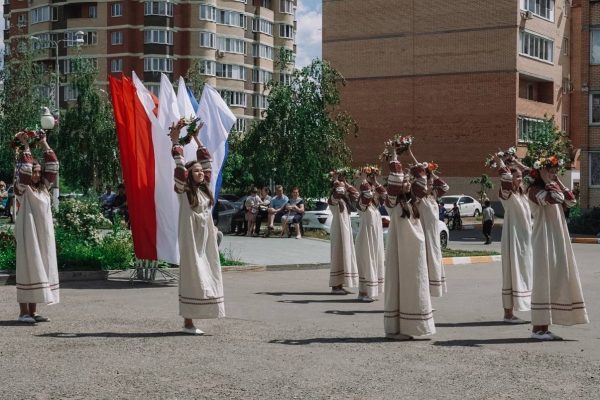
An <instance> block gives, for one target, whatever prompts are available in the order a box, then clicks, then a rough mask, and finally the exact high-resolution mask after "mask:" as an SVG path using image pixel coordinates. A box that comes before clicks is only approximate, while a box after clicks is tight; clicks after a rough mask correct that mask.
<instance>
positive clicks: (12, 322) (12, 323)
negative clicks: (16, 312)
mask: <svg viewBox="0 0 600 400" xmlns="http://www.w3.org/2000/svg"><path fill="white" fill-rule="evenodd" d="M37 325H38V324H28V323H25V322H19V321H17V320H16V319H14V320H12V319H10V320H5V321H0V326H23V327H26V326H37Z"/></svg>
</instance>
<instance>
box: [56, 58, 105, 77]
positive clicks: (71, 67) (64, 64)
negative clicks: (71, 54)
mask: <svg viewBox="0 0 600 400" xmlns="http://www.w3.org/2000/svg"><path fill="white" fill-rule="evenodd" d="M82 62H84V63H86V64H88V65H91V66H92V68H94V69H97V68H98V59H97V58H84V59H82ZM60 65H61V66H60V72H61V73H63V74H65V75H68V74H72V73H73V72H76V71H77V68H76V64H75V63H74V60H62V61H61V63H60Z"/></svg>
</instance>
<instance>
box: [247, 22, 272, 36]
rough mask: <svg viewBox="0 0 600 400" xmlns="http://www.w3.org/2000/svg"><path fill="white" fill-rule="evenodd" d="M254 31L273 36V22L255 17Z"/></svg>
mask: <svg viewBox="0 0 600 400" xmlns="http://www.w3.org/2000/svg"><path fill="white" fill-rule="evenodd" d="M252 32H260V33H264V34H266V35H270V36H273V23H272V22H269V21H267V20H266V19H262V18H254V19H253V20H252Z"/></svg>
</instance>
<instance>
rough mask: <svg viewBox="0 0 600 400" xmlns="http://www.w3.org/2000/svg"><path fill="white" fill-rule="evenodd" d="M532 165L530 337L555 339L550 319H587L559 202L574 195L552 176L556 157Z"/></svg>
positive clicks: (570, 321) (570, 322) (567, 321)
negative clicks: (549, 328)
mask: <svg viewBox="0 0 600 400" xmlns="http://www.w3.org/2000/svg"><path fill="white" fill-rule="evenodd" d="M549 160H550V165H548V162H547V161H545V162H544V165H542V166H541V167H540V168H539V169H534V170H532V171H531V174H532V175H534V178H535V182H534V183H533V184H532V185H531V186H530V187H529V189H528V195H529V200H531V203H532V206H531V208H532V211H533V233H532V236H531V241H532V243H533V289H532V293H531V324H532V325H533V329H532V334H531V337H532V338H533V339H537V340H561V338H560V337H559V336H557V335H555V334H554V333H552V332H550V331H549V330H548V327H549V326H550V325H551V324H558V325H576V324H587V323H589V320H588V316H587V311H586V309H585V302H584V300H583V293H582V290H581V283H580V281H579V272H578V270H577V263H576V262H575V255H574V254H573V248H572V246H571V240H570V236H569V230H568V228H567V223H566V220H565V215H564V211H563V205H565V206H567V207H572V206H573V205H575V204H576V200H575V196H574V195H573V193H572V192H571V191H570V190H568V189H567V188H566V187H565V185H563V183H562V182H561V181H560V179H558V177H557V175H556V167H555V166H554V165H555V164H556V165H558V157H555V156H554V157H550V158H549Z"/></svg>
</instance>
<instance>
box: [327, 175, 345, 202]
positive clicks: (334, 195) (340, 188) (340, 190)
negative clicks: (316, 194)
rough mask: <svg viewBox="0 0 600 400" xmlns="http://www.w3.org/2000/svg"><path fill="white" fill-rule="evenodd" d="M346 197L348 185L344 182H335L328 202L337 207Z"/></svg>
mask: <svg viewBox="0 0 600 400" xmlns="http://www.w3.org/2000/svg"><path fill="white" fill-rule="evenodd" d="M345 195H346V185H345V184H344V182H340V181H335V182H334V184H333V190H332V191H331V195H330V196H329V199H328V200H327V202H328V203H329V205H333V206H335V205H337V204H338V203H339V201H340V199H341V198H343V197H344V196H345Z"/></svg>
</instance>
